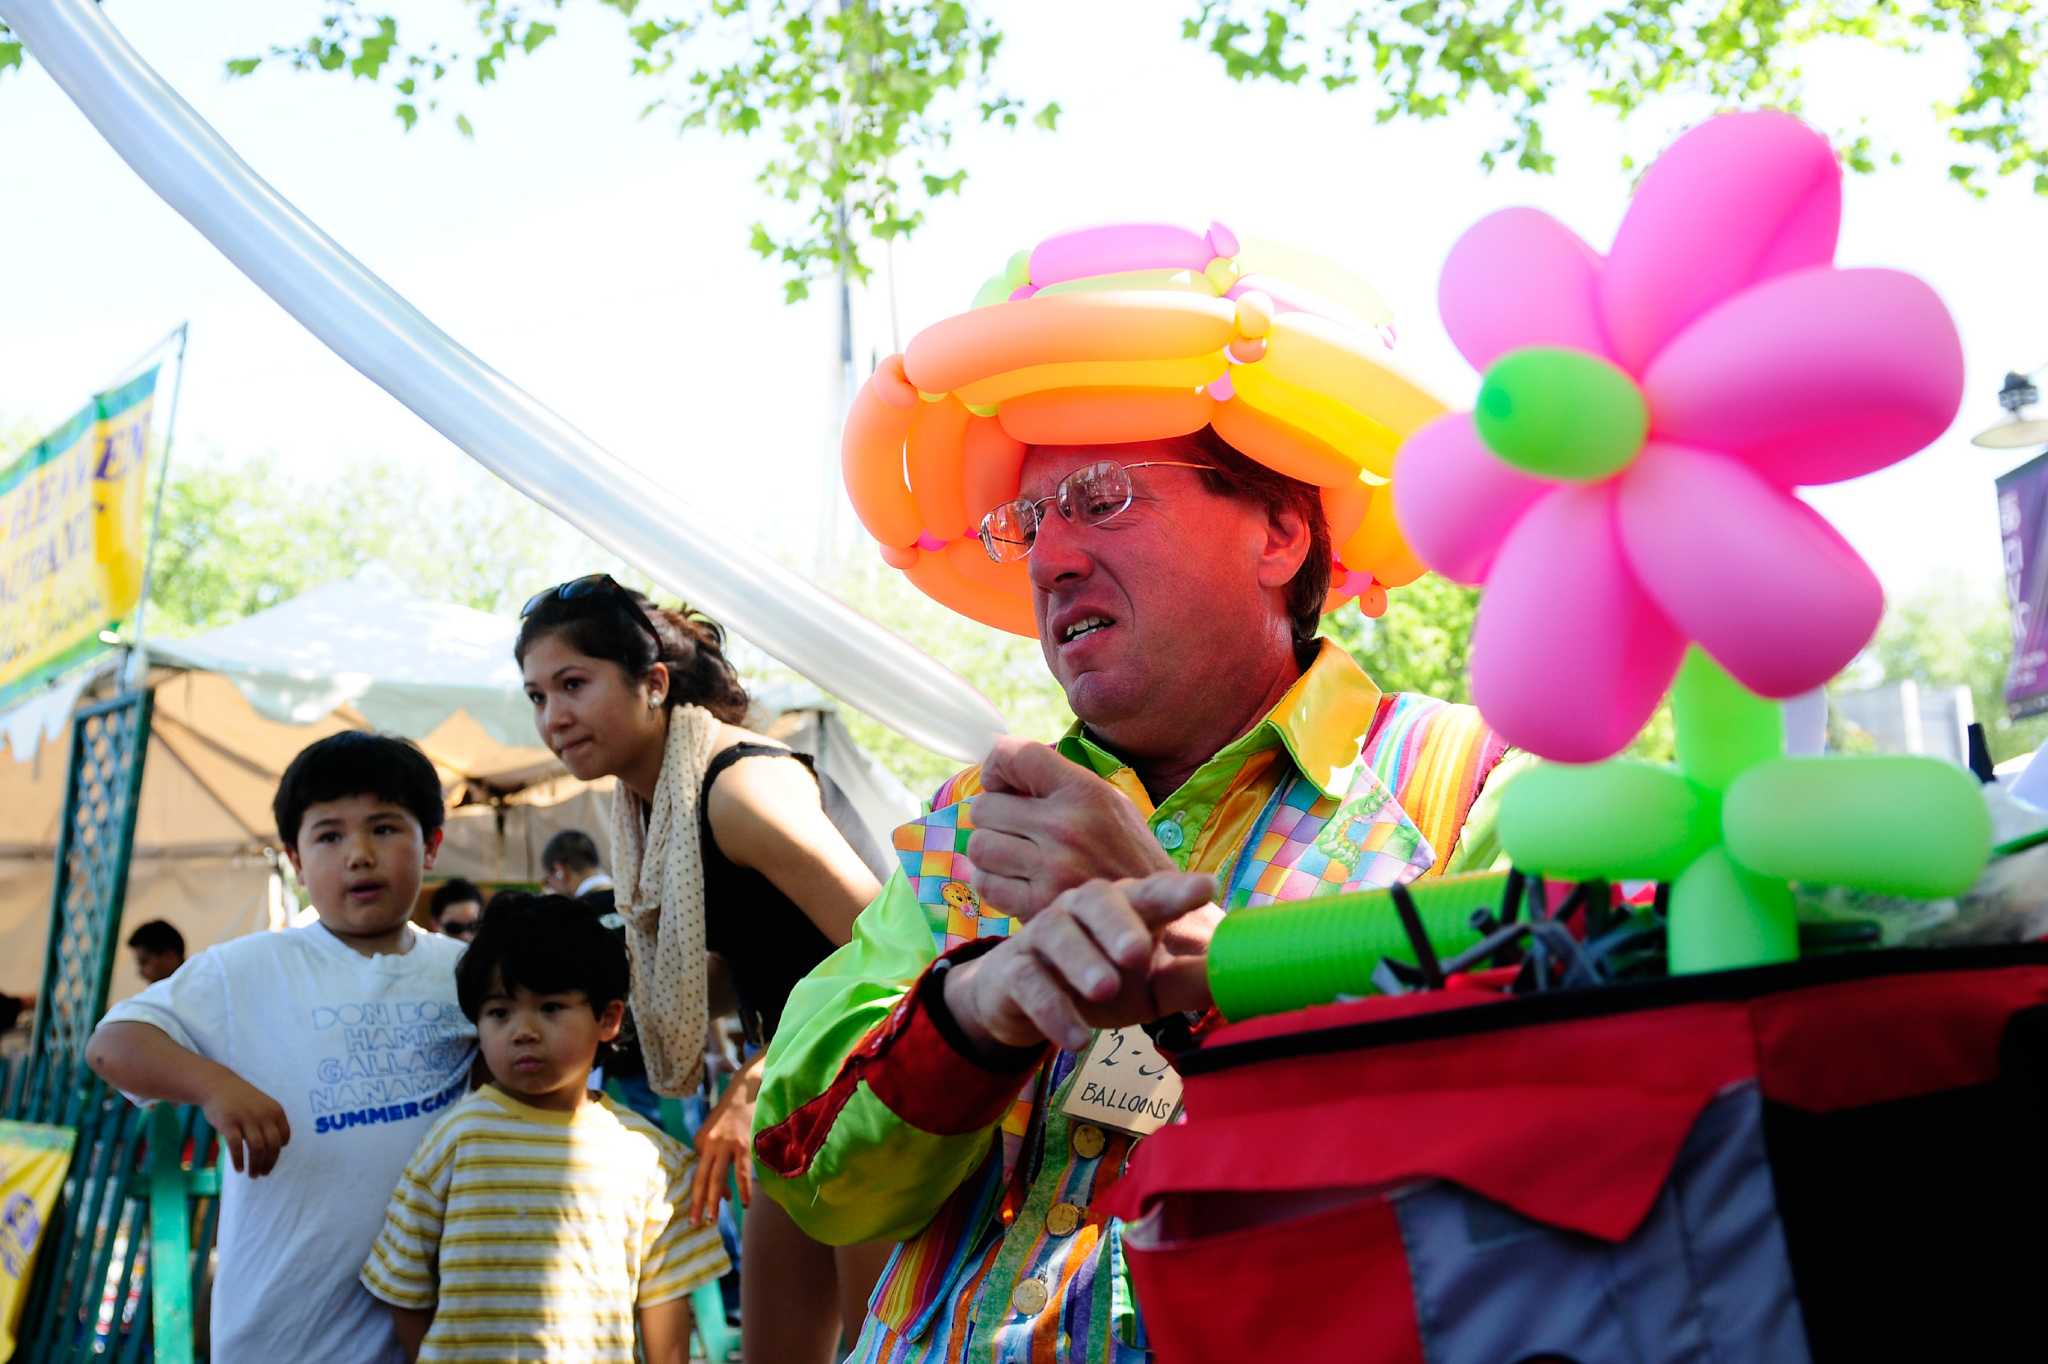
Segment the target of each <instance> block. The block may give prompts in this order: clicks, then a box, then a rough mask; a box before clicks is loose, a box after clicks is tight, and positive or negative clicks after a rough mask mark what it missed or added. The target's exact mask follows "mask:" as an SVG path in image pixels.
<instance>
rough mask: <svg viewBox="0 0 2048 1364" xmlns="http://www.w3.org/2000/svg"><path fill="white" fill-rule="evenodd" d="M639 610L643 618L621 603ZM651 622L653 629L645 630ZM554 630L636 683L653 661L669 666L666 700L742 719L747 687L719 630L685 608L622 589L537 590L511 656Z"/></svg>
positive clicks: (714, 623) (521, 653)
mask: <svg viewBox="0 0 2048 1364" xmlns="http://www.w3.org/2000/svg"><path fill="white" fill-rule="evenodd" d="M629 601H630V602H631V603H632V604H633V605H637V606H638V607H639V608H640V611H641V612H642V613H644V614H645V616H646V622H645V623H642V621H641V619H640V616H638V615H636V614H635V613H634V611H633V607H632V606H631V605H628V604H627V603H628V602H629ZM648 625H652V626H653V627H654V628H655V631H656V632H657V633H658V634H659V636H660V639H659V642H658V644H657V640H656V638H655V636H654V635H650V634H648V633H647V626H648ZM548 635H560V636H561V637H562V639H563V640H564V641H565V642H566V643H567V644H568V645H569V647H570V648H572V649H574V650H575V651H576V652H577V653H579V654H584V655H587V656H588V657H591V658H602V659H605V660H607V661H609V662H612V663H616V664H618V665H619V666H620V667H621V668H623V669H625V670H626V676H628V677H630V678H632V679H633V680H634V681H635V682H638V681H639V680H641V679H642V678H644V677H646V676H647V674H648V673H649V672H651V671H652V670H653V668H654V665H655V664H657V663H665V664H667V665H668V694H667V695H666V696H665V697H664V698H663V704H664V705H667V706H681V705H695V706H702V707H703V708H704V709H706V710H708V711H710V712H711V713H712V714H713V715H715V716H717V717H718V718H719V719H721V720H723V721H725V722H726V723H727V724H734V725H737V724H740V723H742V722H744V721H745V720H746V718H747V705H748V701H747V689H746V687H745V685H744V684H742V683H741V681H740V675H739V673H738V672H737V671H736V670H735V669H734V668H733V666H732V664H731V663H730V662H729V661H727V659H726V657H725V629H724V627H723V626H721V625H720V624H719V623H718V622H717V621H715V620H712V619H711V618H710V617H709V616H699V615H694V614H692V613H691V611H690V609H689V608H688V607H683V608H681V609H679V610H675V611H669V610H664V609H663V608H661V607H659V606H656V605H655V604H654V603H653V602H651V601H649V600H648V599H647V598H646V597H644V596H642V595H640V594H639V593H638V592H634V591H632V590H631V589H629V588H624V587H621V588H619V589H618V590H617V591H592V592H582V593H578V594H577V595H575V596H572V597H568V598H566V599H565V598H563V597H562V596H561V595H559V594H550V595H548V596H546V597H543V598H542V599H541V600H540V602H539V603H538V604H537V605H535V606H534V608H533V610H532V612H531V613H530V614H528V615H527V617H526V619H524V620H523V621H521V622H520V623H519V640H518V642H517V643H516V644H514V645H513V646H512V656H513V657H514V658H515V659H517V660H518V661H519V662H520V663H521V664H522V665H523V664H524V663H525V662H526V651H527V650H528V649H531V648H532V647H533V646H534V644H535V642H537V641H538V640H540V639H542V638H544V637H546V636H548Z"/></svg>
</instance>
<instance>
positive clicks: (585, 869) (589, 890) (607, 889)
mask: <svg viewBox="0 0 2048 1364" xmlns="http://www.w3.org/2000/svg"><path fill="white" fill-rule="evenodd" d="M540 865H541V874H542V881H541V884H542V885H544V886H545V887H547V889H549V890H551V891H553V892H554V893H555V894H557V895H573V896H575V897H576V898H577V899H579V900H581V901H583V902H584V903H585V904H587V905H590V906H591V907H592V908H594V909H596V910H597V911H598V912H599V913H600V914H609V913H610V912H611V911H612V908H613V896H612V878H611V877H610V876H607V875H606V874H605V870H604V866H603V864H602V863H600V862H599V861H598V858H597V844H596V843H595V842H593V841H592V839H591V837H590V835H589V834H586V833H584V832H583V831H582V830H581V829H564V830H562V832H560V833H558V834H556V835H555V836H554V837H553V838H551V839H549V840H548V841H547V845H546V846H545V847H543V848H542V849H541V850H540Z"/></svg>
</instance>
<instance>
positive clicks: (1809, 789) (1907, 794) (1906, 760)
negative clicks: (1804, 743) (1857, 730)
mask: <svg viewBox="0 0 2048 1364" xmlns="http://www.w3.org/2000/svg"><path fill="white" fill-rule="evenodd" d="M1721 819H1722V827H1723V830H1724V834H1725V837H1726V839H1727V846H1728V851H1729V852H1730V853H1731V854H1732V855H1733V856H1734V857H1735V858H1736V859H1737V860H1738V861H1740V862H1741V863H1742V865H1743V866H1745V867H1748V868H1749V869H1750V870H1751V871H1754V872H1759V873H1761V874H1763V875H1766V876H1774V877H1780V878H1783V879H1786V880H1793V881H1806V882H1812V883H1814V884H1816V885H1831V886H1853V887H1855V888H1856V889H1858V890H1871V891H1877V892H1879V893H1880V894H1885V895H1906V896H1918V897H1921V898H1924V899H1938V898H1940V897H1943V896H1948V895H1960V894H1961V893H1962V892H1964V891H1966V890H1968V889H1969V888H1970V887H1971V886H1972V885H1973V884H1975V882H1976V880H1977V877H1978V876H1979V875H1980V874H1982V872H1983V870H1984V864H1985V862H1986V861H1987V860H1988V859H1989V857H1990V855H1991V813H1990V809H1989V807H1988V806H1986V805H1985V803H1984V795H1983V792H1982V790H1981V788H1980V787H1979V786H1978V783H1977V779H1976V778H1975V777H1973V776H1971V775H1970V774H1969V773H1968V772H1966V771H1964V770H1963V769H1962V768H1960V767H1954V766H1951V765H1950V764H1948V763H1945V762H1942V761H1941V760H1939V759H1937V758H1914V757H1899V756H1894V755H1890V754H1861V755H1855V756H1835V757H1828V758H1777V759H1774V760H1772V761H1771V762H1768V763H1764V764H1762V765H1760V766H1758V767H1755V768H1752V769H1751V770H1750V771H1748V772H1745V773H1744V774H1743V775H1742V776H1741V777H1740V778H1738V779H1737V780H1736V781H1735V783H1734V785H1732V786H1730V787H1729V788H1728V795H1727V798H1726V801H1725V802H1724V804H1723V806H1722V813H1721Z"/></svg>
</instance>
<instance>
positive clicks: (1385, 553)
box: [1337, 485, 1427, 587]
mask: <svg viewBox="0 0 2048 1364" xmlns="http://www.w3.org/2000/svg"><path fill="white" fill-rule="evenodd" d="M1337 554H1338V556H1339V557H1340V558H1342V559H1343V560H1344V562H1345V563H1346V564H1348V565H1349V566H1350V567H1352V568H1361V569H1364V570H1365V571H1366V572H1368V573H1370V574H1372V576H1373V577H1375V578H1377V579H1379V580H1380V581H1381V582H1383V583H1385V584H1386V585H1387V586H1389V587H1406V586H1407V585H1408V584H1409V583H1412V582H1414V581H1415V580H1416V579H1417V578H1419V577H1421V576H1422V575H1423V574H1424V573H1425V572H1426V571H1427V570H1426V569H1425V568H1424V566H1423V563H1422V560H1420V559H1418V558H1417V557H1416V556H1415V551H1414V550H1412V549H1410V548H1409V547H1408V537H1406V536H1405V535H1403V534H1401V528H1400V526H1399V525H1397V524H1396V523H1395V521H1394V490H1393V488H1392V486H1391V485H1390V486H1388V487H1385V488H1374V489H1373V490H1372V496H1371V497H1370V498H1369V499H1368V500H1367V502H1366V505H1365V519H1364V520H1362V521H1360V522H1359V523H1358V530H1357V531H1356V532H1355V533H1354V534H1352V535H1351V536H1350V537H1349V538H1348V539H1345V540H1343V541H1340V542H1339V543H1338V546H1337Z"/></svg>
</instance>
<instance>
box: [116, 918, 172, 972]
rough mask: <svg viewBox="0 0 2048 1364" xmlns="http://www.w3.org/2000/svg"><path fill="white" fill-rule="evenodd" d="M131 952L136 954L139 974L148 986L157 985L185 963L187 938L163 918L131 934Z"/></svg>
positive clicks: (144, 925) (129, 941)
mask: <svg viewBox="0 0 2048 1364" xmlns="http://www.w3.org/2000/svg"><path fill="white" fill-rule="evenodd" d="M128 950H129V951H131V952H133V953H134V954H135V972H136V974H137V975H139V976H141V977H142V981H143V983H144V984H145V985H154V984H156V983H157V982H158V981H160V980H168V979H170V978H171V976H172V975H173V974H174V973H175V972H176V971H177V969H178V968H179V967H180V966H183V965H184V964H185V935H184V934H182V933H180V932H179V931H178V930H177V929H175V928H173V927H171V925H170V924H169V923H167V922H165V921H164V920H162V919H151V920H150V921H149V922H148V923H146V924H141V925H138V926H137V928H136V930H135V931H134V932H133V933H130V934H129V935H128Z"/></svg>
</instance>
